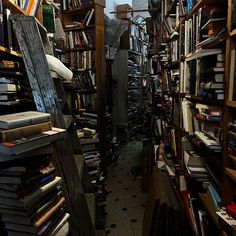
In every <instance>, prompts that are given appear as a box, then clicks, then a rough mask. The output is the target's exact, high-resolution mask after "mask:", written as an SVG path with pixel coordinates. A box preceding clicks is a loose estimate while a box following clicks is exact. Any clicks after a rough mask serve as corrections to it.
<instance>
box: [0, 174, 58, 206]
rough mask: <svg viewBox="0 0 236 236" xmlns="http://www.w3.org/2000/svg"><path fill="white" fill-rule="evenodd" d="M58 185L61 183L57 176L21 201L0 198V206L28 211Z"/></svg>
mask: <svg viewBox="0 0 236 236" xmlns="http://www.w3.org/2000/svg"><path fill="white" fill-rule="evenodd" d="M60 183H61V177H58V176H57V177H56V178H55V179H54V180H53V181H51V182H49V183H48V184H46V185H44V186H42V187H40V188H38V189H37V190H36V191H34V192H33V193H32V194H30V195H27V196H25V197H24V198H22V199H19V200H15V199H9V198H5V197H0V204H4V205H8V206H14V207H20V208H25V209H30V208H32V207H33V206H34V205H35V204H37V203H38V202H39V201H40V200H41V199H42V198H43V197H44V196H45V195H46V194H47V193H49V192H50V191H51V190H53V189H54V188H56V187H57V186H58V185H59V184H60Z"/></svg>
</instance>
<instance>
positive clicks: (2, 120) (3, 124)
mask: <svg viewBox="0 0 236 236" xmlns="http://www.w3.org/2000/svg"><path fill="white" fill-rule="evenodd" d="M50 119H51V115H50V114H49V113H43V112H37V111H27V112H20V113H13V114H8V115H2V116H0V128H1V129H13V128H18V127H21V126H26V125H32V124H38V123H41V122H46V121H49V120H50Z"/></svg>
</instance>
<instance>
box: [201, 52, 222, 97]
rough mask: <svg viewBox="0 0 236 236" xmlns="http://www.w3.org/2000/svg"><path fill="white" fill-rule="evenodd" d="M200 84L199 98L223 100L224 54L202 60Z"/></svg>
mask: <svg viewBox="0 0 236 236" xmlns="http://www.w3.org/2000/svg"><path fill="white" fill-rule="evenodd" d="M202 65H203V69H202V73H201V77H202V82H201V83H200V90H199V94H198V95H200V96H204V97H207V98H210V99H216V100H224V73H225V70H224V65H225V54H223V53H220V54H218V55H213V56H209V57H205V58H203V59H202Z"/></svg>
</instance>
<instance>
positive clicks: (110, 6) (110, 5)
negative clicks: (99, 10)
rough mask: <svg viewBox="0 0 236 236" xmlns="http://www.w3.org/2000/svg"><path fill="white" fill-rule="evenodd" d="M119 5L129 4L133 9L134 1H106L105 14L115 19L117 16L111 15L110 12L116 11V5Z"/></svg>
mask: <svg viewBox="0 0 236 236" xmlns="http://www.w3.org/2000/svg"><path fill="white" fill-rule="evenodd" d="M140 2H142V0H140ZM119 4H129V5H130V6H131V7H132V0H106V8H105V14H106V15H107V16H109V17H110V18H115V17H116V14H110V12H111V11H116V5H119Z"/></svg>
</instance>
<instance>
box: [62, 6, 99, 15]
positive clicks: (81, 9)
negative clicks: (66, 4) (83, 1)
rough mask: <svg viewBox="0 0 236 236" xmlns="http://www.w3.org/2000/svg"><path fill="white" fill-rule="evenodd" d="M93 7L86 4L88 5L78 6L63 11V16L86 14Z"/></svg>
mask: <svg viewBox="0 0 236 236" xmlns="http://www.w3.org/2000/svg"><path fill="white" fill-rule="evenodd" d="M94 7H95V4H88V5H82V6H78V7H76V8H73V9H70V10H63V11H62V13H63V14H68V15H76V14H78V12H86V11H88V10H90V9H92V8H94Z"/></svg>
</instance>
